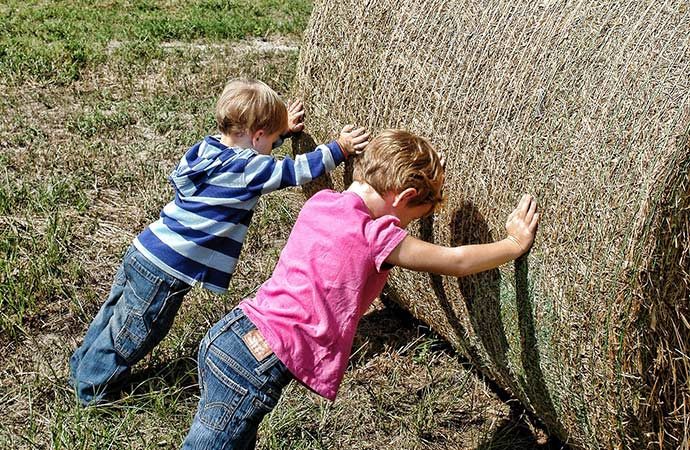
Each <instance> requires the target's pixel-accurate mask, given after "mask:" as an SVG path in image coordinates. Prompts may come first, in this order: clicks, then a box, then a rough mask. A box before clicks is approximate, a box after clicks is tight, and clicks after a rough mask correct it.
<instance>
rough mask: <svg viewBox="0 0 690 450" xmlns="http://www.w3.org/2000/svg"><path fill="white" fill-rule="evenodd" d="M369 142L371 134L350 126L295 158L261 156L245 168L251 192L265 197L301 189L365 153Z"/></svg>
mask: <svg viewBox="0 0 690 450" xmlns="http://www.w3.org/2000/svg"><path fill="white" fill-rule="evenodd" d="M368 139H369V133H367V132H366V130H365V129H364V128H356V129H355V127H354V125H346V126H345V127H344V128H343V129H342V131H341V132H340V136H339V137H338V139H337V140H335V141H331V142H329V143H328V144H321V145H319V146H318V147H316V149H315V150H313V151H311V152H308V153H304V154H301V155H297V156H296V157H295V159H292V158H288V157H286V158H283V159H276V158H274V157H273V156H271V155H257V156H256V157H255V158H253V159H252V160H251V161H250V162H249V163H248V164H247V166H246V168H245V182H246V184H247V187H248V189H249V190H252V191H256V190H258V191H261V193H262V194H265V193H267V192H271V191H275V190H276V189H282V188H284V187H287V186H301V185H303V184H305V183H308V182H310V181H311V180H313V179H314V178H316V177H319V176H321V175H323V174H324V173H326V172H328V171H330V170H333V169H335V167H336V166H337V165H338V164H340V163H341V162H343V161H344V160H345V158H346V157H348V156H349V155H350V154H352V153H358V152H360V151H362V150H363V149H364V147H366V145H367V144H368V143H369V141H368Z"/></svg>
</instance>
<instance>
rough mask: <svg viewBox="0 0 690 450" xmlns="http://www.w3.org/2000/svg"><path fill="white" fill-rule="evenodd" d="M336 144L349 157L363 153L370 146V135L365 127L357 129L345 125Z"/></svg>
mask: <svg viewBox="0 0 690 450" xmlns="http://www.w3.org/2000/svg"><path fill="white" fill-rule="evenodd" d="M336 142H337V143H338V145H339V146H340V148H341V149H342V150H343V151H344V152H345V153H347V154H348V155H351V154H353V153H361V152H362V151H363V150H364V147H366V146H367V144H369V133H367V131H366V130H365V129H364V127H360V128H355V126H354V125H345V126H344V127H343V129H342V131H341V132H340V137H338V139H337V140H336Z"/></svg>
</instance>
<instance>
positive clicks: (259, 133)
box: [252, 129, 266, 145]
mask: <svg viewBox="0 0 690 450" xmlns="http://www.w3.org/2000/svg"><path fill="white" fill-rule="evenodd" d="M264 134H266V133H265V132H264V130H263V129H261V130H256V131H255V132H253V133H252V144H253V145H257V144H258V143H259V139H261V137H262V136H263V135H264Z"/></svg>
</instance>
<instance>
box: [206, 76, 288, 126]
mask: <svg viewBox="0 0 690 450" xmlns="http://www.w3.org/2000/svg"><path fill="white" fill-rule="evenodd" d="M287 120H288V118H287V108H286V107H285V103H283V101H282V100H281V99H280V97H279V96H278V94H277V93H276V92H275V91H274V90H273V89H271V88H270V87H268V86H267V85H266V84H265V83H263V82H261V81H257V80H248V79H236V80H232V81H230V82H229V83H228V84H227V85H226V86H225V89H223V93H222V94H221V95H220V98H219V99H218V103H217V104H216V123H217V124H218V131H220V132H221V133H222V134H225V135H231V134H235V133H241V132H244V131H249V132H250V133H254V132H255V131H257V130H264V131H265V132H266V134H272V133H275V132H276V131H282V130H285V129H286V128H287V124H288V123H287Z"/></svg>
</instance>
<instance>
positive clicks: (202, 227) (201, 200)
mask: <svg viewBox="0 0 690 450" xmlns="http://www.w3.org/2000/svg"><path fill="white" fill-rule="evenodd" d="M303 115H304V110H303V106H302V104H301V102H293V103H292V104H291V105H290V106H289V108H288V107H286V106H285V104H284V103H283V101H282V100H281V99H280V98H279V96H278V94H277V93H276V92H275V91H273V90H272V89H271V88H270V87H268V86H267V85H266V84H264V83H262V82H260V81H254V80H233V81H231V82H230V83H228V85H227V86H226V87H225V89H224V90H223V93H222V95H221V96H220V99H219V100H218V103H217V105H216V121H217V124H218V130H219V131H220V135H219V136H207V137H205V138H204V139H203V140H202V141H201V142H198V143H196V144H194V145H193V146H192V147H191V148H190V149H189V150H188V151H187V152H186V153H185V155H184V156H183V157H182V159H181V160H180V162H179V163H178V165H177V167H176V168H175V170H174V171H173V172H172V174H171V175H170V182H171V184H172V185H173V188H174V190H175V198H174V199H173V201H171V202H170V203H168V204H167V205H166V206H165V207H164V208H163V210H162V211H161V214H160V218H159V219H158V220H156V221H155V222H153V223H152V224H150V225H149V226H148V227H147V228H146V229H145V230H144V231H142V232H141V233H140V234H139V236H137V237H136V238H135V239H134V242H133V243H132V245H131V246H130V247H129V249H128V250H127V251H126V252H125V255H124V258H123V261H122V264H121V265H120V268H119V269H118V271H117V273H116V275H115V280H114V282H113V286H112V288H111V291H110V294H109V296H108V299H107V301H106V302H105V303H104V304H103V305H102V306H101V309H100V311H99V312H98V314H97V315H96V317H95V318H94V320H93V321H92V322H91V325H90V326H89V329H88V331H87V333H86V335H85V337H84V341H83V343H82V345H81V346H80V347H79V348H77V349H76V351H75V352H74V354H73V355H72V357H71V358H70V370H71V379H70V382H71V384H72V385H73V386H74V388H75V390H76V393H77V396H78V398H79V400H80V402H81V403H82V404H84V405H88V404H97V403H100V402H102V401H103V400H104V399H105V397H106V396H108V395H109V394H112V393H114V392H116V391H117V390H118V389H119V388H121V386H122V384H123V383H124V382H125V381H126V380H127V378H128V377H129V374H130V371H131V367H132V366H133V365H134V364H136V362H137V361H139V360H141V359H142V358H143V357H144V356H145V355H146V354H147V353H149V352H150V351H151V350H152V349H153V348H154V347H155V346H156V345H157V344H158V343H159V342H160V341H161V340H162V339H163V337H165V335H166V334H167V333H168V331H169V330H170V327H171V326H172V322H173V319H174V317H175V314H176V313H177V311H178V309H179V307H180V304H181V302H182V298H183V297H184V295H185V294H186V293H187V292H189V290H190V289H191V287H192V285H194V284H197V283H200V284H201V286H202V287H204V288H206V289H209V290H210V291H213V292H218V293H223V292H225V291H226V290H227V288H228V285H229V283H230V278H231V276H232V273H233V271H234V269H235V266H236V264H237V259H238V257H239V255H240V251H241V249H242V243H243V242H244V238H245V236H246V234H247V228H248V227H249V224H250V222H251V219H252V214H253V212H254V207H255V206H256V204H257V202H258V200H259V196H260V195H262V194H265V193H268V192H271V191H274V190H277V189H282V188H284V187H287V186H298V185H302V184H305V183H307V182H309V181H311V180H312V179H314V178H316V177H318V176H320V175H322V174H324V173H326V172H327V171H330V170H333V169H334V168H335V167H336V165H338V164H339V163H341V162H342V161H344V160H345V158H347V156H348V155H349V154H351V153H355V152H358V151H360V150H362V149H364V147H365V146H366V145H367V143H368V141H367V139H368V137H369V135H368V134H367V133H366V132H365V130H364V129H363V128H358V129H355V128H354V127H353V126H351V125H348V126H346V127H344V128H343V130H342V131H341V133H340V136H339V138H338V139H337V140H335V141H332V142H329V143H328V144H323V145H319V146H318V147H317V148H316V149H315V150H314V151H312V152H310V153H306V154H303V155H298V156H297V157H296V158H295V159H294V160H292V159H290V158H284V159H281V160H279V159H276V158H274V157H273V156H271V151H272V149H273V148H274V147H275V146H277V145H279V144H280V143H281V142H282V138H284V137H287V136H289V135H291V134H292V133H295V132H299V131H301V130H302V129H303V128H304V123H303Z"/></svg>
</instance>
